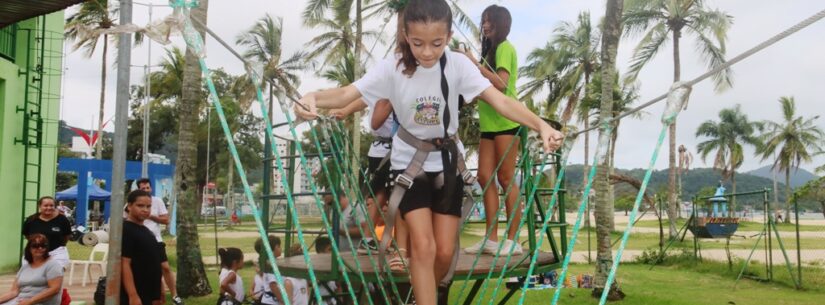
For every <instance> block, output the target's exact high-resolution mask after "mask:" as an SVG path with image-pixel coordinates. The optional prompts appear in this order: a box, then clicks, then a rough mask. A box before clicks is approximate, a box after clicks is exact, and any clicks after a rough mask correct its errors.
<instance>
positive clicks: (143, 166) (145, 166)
mask: <svg viewBox="0 0 825 305" xmlns="http://www.w3.org/2000/svg"><path fill="white" fill-rule="evenodd" d="M148 5H149V24H152V8H153V5H152V4H151V3H150V4H148ZM148 40H149V41H147V42H146V43H147V49H149V51H148V52H147V53H149V54H148V57H146V70H145V72H146V92H144V96H145V99H146V102H145V103H144V105H143V148H142V149H141V154H140V159H141V162H140V176H141V177H144V178H148V177H149V160H147V159H146V154H148V153H149V112H150V110H149V101H150V97H149V96H150V95H151V92H152V82H151V81H150V79H149V75H150V74H151V73H152V40H151V39H148Z"/></svg>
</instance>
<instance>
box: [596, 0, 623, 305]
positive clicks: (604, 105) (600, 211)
mask: <svg viewBox="0 0 825 305" xmlns="http://www.w3.org/2000/svg"><path fill="white" fill-rule="evenodd" d="M622 2H623V1H622V0H607V5H606V13H605V17H604V28H603V30H602V35H603V36H602V45H601V68H602V69H601V75H602V86H601V98H602V100H601V105H600V106H601V107H600V109H601V112H600V114H599V121H601V122H609V121H610V120H612V118H613V94H612V93H613V88H614V86H613V84H614V82H613V77H615V75H616V53H617V50H618V48H619V38H620V37H621V31H622V30H621V28H622V9H623V5H622ZM610 137H611V134H610V132H608V130H605V129H601V130H600V131H599V142H607V141H606V140H607V139H609V138H610ZM606 159H607V158H602V159H601V160H600V161H599V162H598V163H597V164H594V166H597V167H598V175H597V176H596V178H595V181H594V183H595V190H596V194H606V193H607V192H608V191H609V189H608V185H609V181H608V174H609V173H608V167H609V162H608V161H607V160H606ZM609 199H610V198H607V196H597V197H596V207H595V209H594V210H595V214H596V277H595V279H594V281H593V287H594V289H593V294H592V295H593V296H594V297H600V296H601V294H602V292H603V291H604V289H605V288H607V289H608V291H612V292H613V293H612V294H611V296H612V297H613V298H611V300H612V299H615V298H616V297H618V298H621V297H622V296H621V293H620V292H619V291H618V289H617V288H618V285H617V284H614V285H612V286H610V287H605V286H606V284H607V275H608V272H609V270H610V268H611V266H612V265H613V254H612V252H613V251H612V249H611V245H610V243H611V237H610V232H611V228H610V223H611V222H612V221H611V220H610V218H613V211H614V210H613V208H612V205H611V204H610V202H609Z"/></svg>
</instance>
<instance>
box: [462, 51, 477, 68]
mask: <svg viewBox="0 0 825 305" xmlns="http://www.w3.org/2000/svg"><path fill="white" fill-rule="evenodd" d="M458 51H459V52H461V53H462V54H464V55H465V56H467V58H469V59H470V61H472V62H473V63H476V64H477V63H478V60H476V57H475V55H473V52H471V51H470V49H467V48H463V49H462V48H459V49H458Z"/></svg>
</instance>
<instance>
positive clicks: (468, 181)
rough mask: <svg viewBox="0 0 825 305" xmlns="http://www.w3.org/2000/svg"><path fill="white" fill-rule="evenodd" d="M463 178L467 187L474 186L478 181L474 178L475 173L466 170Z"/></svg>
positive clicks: (462, 174)
mask: <svg viewBox="0 0 825 305" xmlns="http://www.w3.org/2000/svg"><path fill="white" fill-rule="evenodd" d="M461 178H462V179H464V184H466V185H473V184H475V183H476V180H477V178H476V176H473V173H472V172H470V171H468V170H466V169H465V170H464V172H463V173H461Z"/></svg>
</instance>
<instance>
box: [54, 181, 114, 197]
mask: <svg viewBox="0 0 825 305" xmlns="http://www.w3.org/2000/svg"><path fill="white" fill-rule="evenodd" d="M88 192H89V193H88V194H89V200H100V201H109V197H111V196H112V193H110V192H108V191H106V190H104V189H101V188H100V187H99V186H97V185H95V184H92V185H90V186H89V188H88ZM55 199H57V200H77V185H76V184H75V185H74V186H72V187H70V188H67V189H65V190H63V191H60V192H57V194H55Z"/></svg>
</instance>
